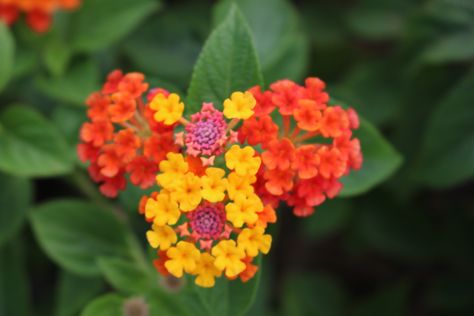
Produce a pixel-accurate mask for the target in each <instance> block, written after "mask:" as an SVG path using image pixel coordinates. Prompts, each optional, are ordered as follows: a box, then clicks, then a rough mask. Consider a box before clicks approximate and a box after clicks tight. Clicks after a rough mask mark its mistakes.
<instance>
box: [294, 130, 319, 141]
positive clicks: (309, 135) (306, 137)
mask: <svg viewBox="0 0 474 316" xmlns="http://www.w3.org/2000/svg"><path fill="white" fill-rule="evenodd" d="M317 134H318V133H317V132H311V133H306V134H304V135H302V136H300V137H297V138H295V140H294V141H295V142H296V143H300V142H302V141H305V140H307V139H308V138H311V137H314V136H316V135H317Z"/></svg>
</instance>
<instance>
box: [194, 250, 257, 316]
mask: <svg viewBox="0 0 474 316" xmlns="http://www.w3.org/2000/svg"><path fill="white" fill-rule="evenodd" d="M261 261H262V260H261V256H260V257H259V258H258V259H257V265H258V266H259V269H261V268H262V267H261ZM260 274H261V271H258V272H257V274H256V275H255V276H254V278H253V279H251V280H250V281H248V282H247V283H242V282H241V281H240V280H233V281H229V280H227V279H226V278H218V279H216V285H215V286H214V287H212V288H200V287H197V286H196V288H195V290H196V293H197V295H198V297H199V298H200V299H201V302H202V304H203V305H204V308H205V309H206V310H207V313H208V315H216V316H237V315H245V314H246V312H247V311H248V310H249V309H250V307H251V306H252V304H253V302H254V301H255V296H256V293H257V288H258V285H259V283H260Z"/></svg>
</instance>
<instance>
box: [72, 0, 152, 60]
mask: <svg viewBox="0 0 474 316" xmlns="http://www.w3.org/2000/svg"><path fill="white" fill-rule="evenodd" d="M158 5H159V2H158V1H154V0H84V1H83V3H82V7H81V8H80V10H77V11H76V12H75V13H74V15H73V17H72V22H71V29H72V40H71V41H72V43H71V45H72V47H73V49H74V50H77V51H81V52H93V51H97V50H100V49H103V48H105V47H108V46H110V45H111V44H114V43H115V42H117V41H118V40H120V39H121V38H122V37H124V36H126V35H128V34H129V33H130V32H131V31H133V29H135V28H136V27H137V26H138V25H139V24H140V23H141V22H142V21H143V20H144V19H145V18H146V17H148V16H149V15H150V14H152V13H153V12H154V11H155V10H156V9H157V8H158Z"/></svg>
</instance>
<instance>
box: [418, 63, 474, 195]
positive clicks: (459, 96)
mask: <svg viewBox="0 0 474 316" xmlns="http://www.w3.org/2000/svg"><path fill="white" fill-rule="evenodd" d="M473 85H474V70H471V71H470V73H469V74H468V75H467V76H466V77H465V78H464V79H462V80H461V81H460V82H459V83H458V84H456V86H455V87H454V88H453V89H452V90H451V91H450V92H449V93H448V95H447V96H446V97H445V98H443V99H442V100H441V101H440V102H439V104H437V105H436V107H435V109H434V111H433V113H432V115H431V117H430V119H429V121H428V125H427V128H426V132H425V135H424V141H423V144H422V146H421V152H420V156H419V161H418V163H417V171H418V172H417V173H418V179H419V180H420V181H422V182H423V183H425V184H428V185H431V186H433V187H448V186H452V185H455V184H457V183H459V182H463V181H466V180H468V179H470V178H472V176H474V124H473V122H474V111H473V108H474V90H473V89H472V87H473Z"/></svg>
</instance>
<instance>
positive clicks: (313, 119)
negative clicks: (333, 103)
mask: <svg viewBox="0 0 474 316" xmlns="http://www.w3.org/2000/svg"><path fill="white" fill-rule="evenodd" d="M321 108H324V107H323V106H319V105H318V103H317V102H316V101H314V100H309V99H302V100H300V101H299V102H298V107H297V108H296V109H295V111H294V116H295V120H296V123H297V124H298V127H299V128H301V129H303V130H305V131H310V132H312V131H315V130H317V129H318V124H319V122H320V120H321V116H322V115H321V111H320V110H321Z"/></svg>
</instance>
